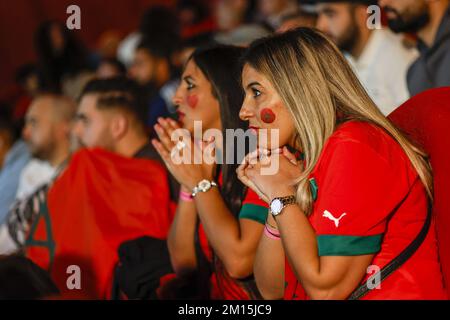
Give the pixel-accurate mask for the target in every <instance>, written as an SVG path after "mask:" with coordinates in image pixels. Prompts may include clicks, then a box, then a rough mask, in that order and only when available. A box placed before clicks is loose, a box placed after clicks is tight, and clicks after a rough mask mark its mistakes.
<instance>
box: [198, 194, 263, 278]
mask: <svg viewBox="0 0 450 320" xmlns="http://www.w3.org/2000/svg"><path fill="white" fill-rule="evenodd" d="M195 203H196V206H197V211H198V215H199V217H200V221H201V222H202V225H203V228H204V230H205V233H206V236H207V238H208V240H209V242H210V244H211V247H212V248H213V249H214V252H215V253H216V254H217V256H218V257H219V258H220V260H221V261H222V262H223V264H224V266H225V268H226V270H227V272H228V274H229V275H230V276H231V277H232V278H235V279H242V278H245V277H248V276H250V275H251V274H252V273H253V263H254V258H255V253H256V248H257V246H258V242H259V239H260V237H261V234H262V231H263V228H264V226H263V225H262V224H260V223H259V222H256V221H253V220H250V219H239V220H238V219H236V218H235V217H234V216H233V214H232V213H231V212H230V210H229V209H228V208H227V206H226V204H225V202H224V200H223V198H222V195H221V194H220V192H219V190H218V189H217V188H216V187H213V188H211V189H210V190H209V191H207V192H200V193H199V194H197V196H196V197H195Z"/></svg>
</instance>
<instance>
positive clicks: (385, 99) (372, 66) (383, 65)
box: [346, 29, 418, 116]
mask: <svg viewBox="0 0 450 320" xmlns="http://www.w3.org/2000/svg"><path fill="white" fill-rule="evenodd" d="M346 57H347V59H348V61H349V62H350V64H351V65H352V67H353V69H354V71H355V73H356V74H357V76H358V78H359V80H360V81H361V83H362V84H363V86H364V87H365V88H366V90H367V92H368V94H369V96H370V97H371V98H372V100H373V101H374V102H375V103H376V105H377V106H378V108H380V110H381V112H383V114H384V115H386V116H387V115H388V114H390V113H391V112H392V111H394V110H395V109H396V108H397V107H399V106H400V105H401V104H402V103H403V102H405V101H406V100H408V99H409V97H410V95H409V91H408V86H407V82H406V74H407V72H408V69H409V67H410V65H411V64H412V63H413V62H414V61H415V60H416V59H417V57H418V52H417V50H415V49H408V48H406V47H405V45H404V44H403V42H402V38H401V36H400V35H396V34H394V33H393V32H392V31H390V30H388V29H375V30H373V31H372V34H371V35H370V38H369V41H368V43H367V45H366V47H365V48H364V51H363V53H362V54H361V56H360V57H359V58H358V59H355V58H353V57H352V56H350V55H349V54H347V55H346Z"/></svg>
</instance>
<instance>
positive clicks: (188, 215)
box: [167, 187, 198, 274]
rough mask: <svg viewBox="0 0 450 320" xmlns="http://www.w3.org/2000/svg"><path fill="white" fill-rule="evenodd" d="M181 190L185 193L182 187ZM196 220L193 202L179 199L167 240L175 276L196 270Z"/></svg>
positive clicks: (185, 190)
mask: <svg viewBox="0 0 450 320" xmlns="http://www.w3.org/2000/svg"><path fill="white" fill-rule="evenodd" d="M181 190H182V191H184V192H187V189H185V188H183V187H182V188H181ZM197 219H198V217H197V213H196V208H195V202H194V201H191V202H189V201H183V200H181V199H180V200H179V202H178V206H177V210H176V213H175V217H174V220H173V222H172V226H171V227H170V231H169V236H168V239H167V245H168V247H169V252H170V259H171V262H172V267H173V269H174V271H175V273H177V274H183V273H185V272H189V271H191V270H194V269H196V268H197V257H196V253H195V240H194V239H195V231H196V225H197Z"/></svg>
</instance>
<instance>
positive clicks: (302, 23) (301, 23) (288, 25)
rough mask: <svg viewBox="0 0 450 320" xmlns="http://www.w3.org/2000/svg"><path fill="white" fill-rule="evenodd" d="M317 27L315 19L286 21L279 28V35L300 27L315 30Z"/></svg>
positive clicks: (301, 18) (306, 18)
mask: <svg viewBox="0 0 450 320" xmlns="http://www.w3.org/2000/svg"><path fill="white" fill-rule="evenodd" d="M315 25H316V19H315V18H314V17H306V16H305V17H297V18H293V19H289V20H286V21H284V22H283V23H282V24H281V26H280V27H279V28H278V30H277V32H278V33H283V32H286V31H289V30H292V29H296V28H300V27H308V28H314V27H315Z"/></svg>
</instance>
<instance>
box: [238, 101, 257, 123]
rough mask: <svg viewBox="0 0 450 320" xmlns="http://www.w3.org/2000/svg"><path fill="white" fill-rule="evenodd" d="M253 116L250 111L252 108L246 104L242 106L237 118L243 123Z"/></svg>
mask: <svg viewBox="0 0 450 320" xmlns="http://www.w3.org/2000/svg"><path fill="white" fill-rule="evenodd" d="M253 116H254V112H253V111H252V108H250V107H249V106H248V104H246V103H245V101H244V103H243V104H242V107H241V110H240V111H239V118H241V120H243V121H249V120H250V118H251V117H253Z"/></svg>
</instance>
